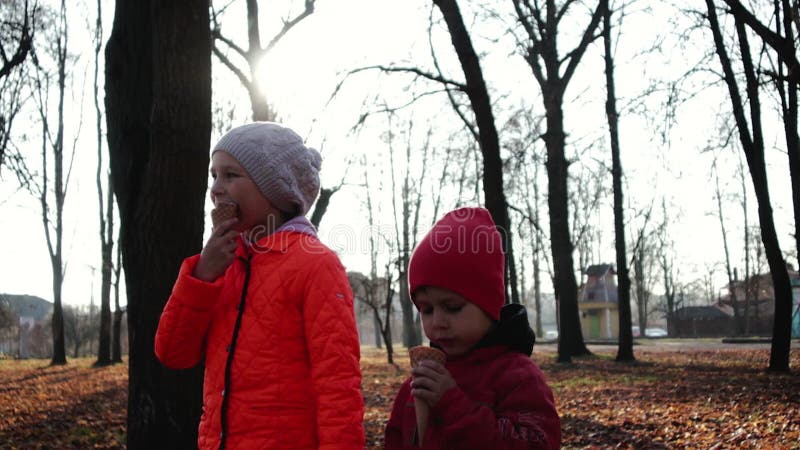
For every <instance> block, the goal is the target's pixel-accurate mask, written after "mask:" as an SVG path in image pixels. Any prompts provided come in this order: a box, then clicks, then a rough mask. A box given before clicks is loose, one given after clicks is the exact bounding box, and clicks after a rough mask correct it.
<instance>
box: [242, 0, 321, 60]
mask: <svg viewBox="0 0 800 450" xmlns="http://www.w3.org/2000/svg"><path fill="white" fill-rule="evenodd" d="M251 1H255V0H251ZM315 1H316V0H306V8H305V9H304V10H303V12H302V13H300V14H299V15H298V16H297V17H295V18H294V19H292V20H289V21H284V22H283V28H281V31H279V32H278V34H276V35H275V37H273V38H272V40H270V41H269V44H267V47H266V48H264V52H265V53H266V52H269V51H270V50H272V47H274V46H275V44H277V43H278V41H280V40H281V38H283V36H284V35H285V34H286V33H288V32H289V30H291V29H292V28H293V27H294V26H295V25H297V24H298V23H300V22H301V21H302V20H303V19H305V18H306V17H308V16H310V15H311V14H313V13H314V2H315Z"/></svg>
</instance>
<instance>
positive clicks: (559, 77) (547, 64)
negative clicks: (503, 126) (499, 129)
mask: <svg viewBox="0 0 800 450" xmlns="http://www.w3.org/2000/svg"><path fill="white" fill-rule="evenodd" d="M513 3H514V9H515V11H516V14H517V19H519V22H520V24H521V25H522V26H523V27H524V29H525V32H526V33H527V38H528V39H527V42H525V46H526V47H525V50H526V54H525V59H526V61H527V62H528V65H529V66H530V67H531V70H532V71H533V75H534V77H535V78H536V81H537V82H538V83H539V87H540V88H541V91H542V101H543V104H544V108H545V117H546V124H547V131H546V132H545V134H544V135H543V139H544V142H545V146H546V147H547V161H546V163H545V165H546V167H547V176H548V180H547V189H548V191H547V192H548V195H547V203H548V206H549V208H550V241H551V251H552V255H553V271H554V275H553V287H554V290H555V294H556V302H557V310H558V321H559V324H558V325H559V329H560V332H559V339H558V361H559V362H570V361H571V360H572V356H578V355H584V354H590V352H589V349H588V348H586V344H585V343H584V341H583V333H582V331H581V324H580V317H579V314H580V312H579V309H578V287H577V282H576V280H575V270H574V267H575V264H574V262H573V258H572V254H573V250H574V248H573V245H572V241H571V238H570V232H569V200H568V199H569V193H568V190H567V179H568V170H569V163H568V162H567V160H566V157H565V148H564V147H565V145H566V143H565V133H564V112H563V102H564V92H565V91H566V88H567V85H568V84H569V81H570V79H571V78H572V75H573V74H574V73H575V69H576V67H577V66H578V64H580V60H581V58H582V57H583V55H584V53H585V52H586V48H587V46H588V45H589V43H590V42H592V41H593V40H594V39H595V30H596V29H597V26H598V24H599V23H600V18H601V12H602V8H601V5H598V7H597V9H596V10H595V11H594V12H593V13H592V18H591V20H590V22H589V24H588V25H587V26H586V28H585V29H584V30H583V34H582V38H581V40H580V43H579V44H578V45H577V46H576V47H575V48H574V49H572V50H571V51H569V52H568V53H567V55H566V56H564V57H561V56H559V45H558V42H557V37H558V28H559V23H560V21H561V20H562V18H563V17H564V16H565V15H566V14H567V9H568V8H569V3H570V2H567V3H565V4H564V5H562V6H560V7H559V9H558V10H557V7H556V5H555V2H553V1H547V2H545V3H543V4H540V3H539V2H533V3H531V2H528V1H520V0H514V1H513ZM562 26H563V25H562ZM562 67H565V68H564V69H563V71H562V70H561V68H562Z"/></svg>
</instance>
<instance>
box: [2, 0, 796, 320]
mask: <svg viewBox="0 0 800 450" xmlns="http://www.w3.org/2000/svg"><path fill="white" fill-rule="evenodd" d="M285 3H286V1H284V2H276V3H274V4H272V5H271V6H270V9H269V10H271V11H278V10H286V9H285ZM462 3H463V2H462ZM281 8H284V9H281ZM239 9H240V10H241V11H238V12H237V10H236V9H235V7H231V9H230V10H229V14H230V15H229V17H228V21H227V22H225V23H223V33H226V32H228V31H229V30H230V31H231V32H242V31H243V30H242V29H243V27H238V26H237V25H236V24H237V23H240V22H239V20H240V18H237V17H235V15H236V14H239V15H240V16H241V15H242V14H243V13H244V11H243V10H244V6H241V7H240V8H239ZM76 10H78V8H76ZM89 10H91V8H89ZM265 10H266V8H265ZM429 11H430V10H429V4H428V3H427V2H423V1H420V0H407V1H403V2H396V1H388V0H372V1H368V0H338V1H336V2H333V1H331V0H320V1H319V2H318V3H317V7H316V10H315V12H314V14H312V15H311V16H310V17H309V18H307V19H306V20H305V21H303V22H302V23H301V24H300V25H298V26H297V27H296V28H295V29H294V30H293V31H292V32H291V33H289V34H287V35H286V36H285V38H284V39H283V40H282V41H281V43H280V44H279V45H278V46H277V47H275V49H274V51H273V52H272V53H270V55H269V56H268V59H267V61H265V63H264V73H263V81H264V83H265V85H266V91H267V95H268V97H269V98H270V99H271V101H272V103H273V105H274V107H275V108H276V109H277V110H278V112H279V114H280V120H281V121H283V122H284V123H285V124H287V125H288V126H290V127H292V128H294V129H295V130H296V131H298V133H300V134H301V135H303V136H305V137H306V138H307V142H308V144H309V145H311V146H314V147H316V148H318V149H320V151H321V153H322V155H323V158H324V162H323V170H322V173H321V177H322V185H323V186H334V185H337V184H339V183H342V182H344V187H343V188H342V190H341V191H339V192H338V193H337V194H335V196H334V198H333V201H332V203H331V206H330V208H329V210H328V213H327V215H326V216H325V218H324V219H323V223H322V226H321V227H320V230H319V232H320V237H321V239H322V240H323V242H325V243H327V244H328V245H329V246H331V247H332V248H333V249H334V250H336V251H337V252H338V253H339V255H340V257H341V258H342V260H343V262H344V264H345V266H346V267H347V268H348V270H359V271H363V272H368V271H369V255H368V249H369V236H370V234H371V233H375V229H378V230H382V231H384V232H386V233H391V230H393V228H394V224H393V222H392V219H391V216H390V214H391V207H390V206H389V202H390V201H391V200H390V199H389V197H388V194H387V193H385V192H378V190H377V189H376V187H377V186H378V185H379V184H380V183H384V187H385V186H386V185H387V183H388V181H387V174H386V172H385V170H386V161H385V156H386V147H387V145H386V143H385V142H384V141H382V140H381V136H382V135H383V134H384V132H385V131H386V125H385V124H384V123H383V120H381V119H377V118H376V119H369V120H368V126H365V127H364V128H362V129H360V130H359V131H353V130H352V127H353V126H354V125H355V123H356V122H357V120H358V118H359V115H360V113H361V112H362V111H363V108H364V106H363V105H364V102H365V101H368V100H372V99H373V98H375V97H377V96H380V97H381V98H386V99H388V100H387V101H392V102H395V104H397V103H400V102H402V100H398V99H403V98H407V96H408V94H409V92H414V90H415V88H414V87H413V86H411V84H410V79H409V77H406V76H391V77H390V76H382V75H379V74H377V73H374V72H367V73H362V74H359V75H357V76H353V77H351V78H348V79H347V81H346V82H345V83H344V85H343V87H342V89H341V91H340V92H339V95H337V96H336V97H335V98H334V99H331V94H332V93H333V92H334V90H335V89H336V86H337V83H339V82H340V81H341V80H342V79H343V76H344V73H345V72H346V71H347V70H349V69H352V68H355V67H361V66H368V65H373V64H389V63H391V62H393V61H408V60H411V59H413V60H416V61H424V62H423V63H420V64H419V65H423V66H425V67H428V68H430V67H431V65H430V63H429V61H430V50H429V48H428V42H427V34H426V29H427V25H428V14H429ZM111 13H112V11H110V6H108V7H107V8H106V14H107V15H108V17H107V18H106V20H105V33H106V36H108V34H110V31H111V17H110V14H111ZM468 13H469V11H466V12H465V15H466V14H468ZM639 14H640V15H639V16H638V17H643V16H641V13H639ZM434 17H438V11H436V12H435V14H434ZM636 17H637V15H636V14H633V15H632V18H631V19H629V22H627V23H626V34H625V35H623V36H622V37H621V39H620V43H619V44H618V50H617V51H618V57H617V64H618V67H617V70H618V72H617V76H618V93H619V95H620V97H621V99H622V100H623V101H621V102H620V103H621V104H623V105H624V104H625V102H624V100H625V99H630V98H632V97H633V96H635V95H636V93H637V92H638V91H639V90H641V89H643V88H644V83H645V82H646V80H648V79H649V78H650V77H653V76H656V75H662V76H665V77H666V76H673V75H676V74H679V73H682V72H683V71H685V70H687V67H689V65H690V64H691V63H692V57H691V55H690V52H687V54H682V53H680V52H678V53H675V52H673V53H671V54H670V55H669V58H670V59H669V61H670V64H668V65H665V64H664V60H659V57H663V55H660V56H659V55H654V56H651V57H648V58H646V59H641V58H640V59H634V58H633V55H636V54H637V52H638V51H640V50H641V49H642V48H643V46H645V45H646V43H647V42H649V41H651V40H652V39H653V38H655V35H656V34H657V33H654V32H653V29H658V27H668V26H670V24H669V23H668V20H667V19H666V17H669V16H667V15H660V14H654V15H653V16H651V17H650V18H649V19H646V20H641V19H638V20H634V19H636ZM82 20H83V19H82ZM74 23H75V24H77V25H80V22H79V21H78V20H76V21H74ZM474 24H475V23H474V22H471V25H474ZM268 26H271V27H272V28H271V29H272V30H274V29H275V28H274V27H275V23H273V22H269V23H268ZM475 26H476V30H479V31H478V32H476V33H475V34H474V35H473V40H474V41H475V44H476V47H477V48H478V50H479V51H482V52H484V53H485V55H484V56H483V59H482V63H483V65H484V72H485V78H486V79H487V80H488V81H489V83H491V85H492V86H493V88H494V89H495V93H496V94H497V96H496V97H495V98H496V99H498V103H502V104H504V105H513V104H514V103H515V102H517V103H520V102H523V101H524V102H527V103H529V104H533V105H537V106H538V104H539V100H538V87H537V86H536V84H535V81H534V79H533V76H532V74H531V72H530V69H529V68H528V67H527V66H526V64H525V62H524V61H523V60H522V58H521V57H520V56H518V55H516V54H513V53H512V50H513V48H512V46H511V45H510V42H511V37H510V36H509V35H508V34H507V33H503V32H502V30H499V29H498V28H491V27H488V28H487V27H486V26H482V27H478V26H477V25H475ZM73 28H74V33H75V34H74V37H73V38H72V39H74V40H75V41H76V42H77V41H81V40H82V41H83V42H86V40H87V39H88V38H89V37H88V35H87V34H86V30H87V29H88V28H89V27H88V26H74V27H73ZM440 29H441V27H439V31H441V30H440ZM664 29H665V28H664ZM269 34H270V33H265V35H269ZM565 35H566V36H567V37H565V39H566V38H568V36H569V33H565ZM493 38H497V40H498V43H497V44H494V45H495V47H491V46H490V44H489V41H490V39H493ZM234 39H238V41H239V42H241V36H236V35H234ZM434 43H435V46H436V49H437V50H436V51H437V55H438V56H439V57H440V58H441V59H442V62H443V66H444V67H445V69H446V71H447V73H448V74H449V75H450V76H451V77H452V78H456V79H459V80H460V79H461V78H462V77H461V72H460V71H459V68H458V66H457V65H456V64H457V62H456V60H455V56H454V54H453V51H452V47H451V46H450V45H449V41H448V40H447V36H446V35H444V34H442V33H441V32H438V33H435V34H434ZM490 49H494V50H492V51H491V52H489V51H488V50H490ZM88 58H91V56H90V55H86V56H83V57H81V59H80V60H79V61H78V62H77V63H76V66H75V67H76V68H80V69H83V68H86V67H89V65H90V62H91V60H90V59H88ZM398 64H399V65H404V64H403V63H398ZM601 64H602V60H601V58H600V56H599V53H597V49H595V50H594V51H592V52H590V53H588V54H587V56H586V57H585V60H584V66H585V69H584V68H582V69H580V70H579V71H578V72H577V73H576V76H575V79H574V81H573V84H572V85H571V87H570V89H569V90H568V92H567V97H568V98H567V102H566V105H565V109H566V113H567V123H566V126H567V128H568V131H569V139H570V140H571V141H570V142H571V143H572V145H573V147H575V148H578V147H581V146H589V145H591V144H592V143H593V142H595V141H597V140H598V139H602V138H603V136H604V133H605V124H604V116H603V114H602V95H604V92H603V91H602V86H603V85H602V82H603V78H602V66H601ZM409 65H410V64H409ZM213 71H214V79H215V81H214V89H215V91H214V101H215V105H218V106H221V107H223V108H231V107H233V108H235V110H234V121H235V122H236V121H241V122H244V121H247V120H248V119H249V116H250V108H249V103H248V101H247V98H246V95H245V94H244V91H243V89H242V88H241V87H240V86H239V84H238V82H237V81H236V80H235V79H234V78H233V77H232V76H231V75H230V73H229V71H228V70H227V69H226V68H224V67H223V66H222V65H221V64H219V63H218V62H217V61H215V63H214V69H213ZM74 73H75V74H77V75H80V76H83V74H84V73H85V72H81V70H75V71H74ZM86 75H90V74H89V73H86ZM76 78H79V77H77V76H76ZM81 83H82V82H81V81H77V80H76V81H75V86H76V92H75V93H74V95H73V98H72V99H71V104H72V105H73V108H74V109H73V111H79V110H80V106H79V105H80V102H81V101H83V102H84V114H85V115H86V118H85V119H84V123H83V124H82V126H81V127H80V135H79V137H78V140H77V144H78V145H77V147H76V148H77V151H76V156H75V162H74V168H73V174H72V177H71V183H70V186H69V194H68V197H67V204H66V214H67V222H66V228H65V230H66V231H65V234H64V238H65V248H64V250H65V256H66V261H67V267H66V277H65V281H64V297H63V298H64V302H65V303H67V304H73V305H77V304H87V303H89V302H90V301H92V299H94V302H97V301H98V299H99V284H100V282H99V272H98V271H97V270H96V269H95V268H96V267H97V266H98V265H99V254H100V251H99V244H98V235H99V231H98V224H97V220H98V219H97V213H96V208H97V202H98V200H97V192H96V190H95V171H96V155H95V153H96V149H95V144H94V139H95V138H94V135H93V122H94V110H93V107H91V104H90V103H87V102H90V100H89V98H88V96H89V94H90V85H89V84H86V85H85V88H84V89H86V91H85V93H84V94H81V92H80V90H81ZM87 83H88V82H87ZM511 92H515V93H517V95H518V96H519V97H520V99H513V98H511V96H510V95H509V93H511ZM519 93H523V95H520V94H519ZM82 95H84V97H82ZM404 96H405V97H404ZM723 100H724V99H723ZM721 108H722V107H721V106H720V98H719V97H718V96H714V95H700V96H698V97H697V98H696V99H694V100H693V101H692V102H690V103H688V104H687V105H685V106H684V107H683V108H682V109H681V110H680V114H679V116H678V117H677V120H676V123H675V125H674V127H673V128H672V130H671V133H670V139H669V140H668V141H667V142H663V141H661V140H660V139H658V138H656V137H654V132H653V131H652V130H653V129H654V125H653V123H652V122H651V121H645V120H644V119H642V118H641V117H637V116H636V115H634V114H627V115H626V114H625V111H624V110H623V122H622V124H621V130H620V131H621V137H622V140H623V141H622V158H623V167H624V169H625V171H626V176H627V178H628V189H629V191H628V192H627V193H626V196H627V198H628V202H630V204H631V205H632V207H633V208H634V209H637V208H638V209H641V208H644V207H645V206H646V205H648V204H649V203H653V202H660V198H661V196H663V195H667V196H668V198H669V200H670V201H671V205H672V206H671V209H670V214H671V215H673V218H674V221H673V223H672V225H671V227H673V228H672V229H673V233H674V237H673V239H674V240H675V241H676V253H677V254H678V255H679V256H680V264H681V265H682V270H681V273H682V275H683V277H684V281H687V282H688V281H690V280H691V279H693V278H699V277H701V276H702V275H703V272H704V271H705V270H706V267H708V266H710V265H715V264H719V263H720V262H721V261H722V248H721V245H722V244H721V238H720V237H719V235H720V233H719V222H718V219H717V218H716V216H715V215H714V212H715V208H716V206H715V203H714V201H715V200H714V188H713V178H711V169H710V168H711V162H712V155H711V154H709V153H702V152H701V150H702V149H703V148H704V147H705V146H706V145H707V144H708V142H709V140H711V139H713V138H714V137H715V136H717V135H718V134H719V133H718V132H717V127H718V124H717V121H716V119H715V117H716V113H717V111H718V110H719V109H721ZM414 111H415V117H419V119H418V122H419V123H421V124H425V123H435V124H437V127H438V128H441V129H443V130H445V131H449V130H452V129H455V128H458V127H459V126H460V123H459V119H458V118H457V117H456V116H455V115H453V114H452V112H450V111H449V106H448V105H447V104H446V102H444V101H443V97H441V96H439V97H438V99H428V100H425V101H423V103H422V106H420V107H419V109H415V110H414ZM417 114H418V115H417ZM509 114H510V113H507V112H499V113H498V114H497V115H498V123H500V122H501V121H502V120H503V119H507V118H508V116H509ZM75 116H80V114H74V115H72V116H71V117H70V122H69V123H68V130H72V131H73V134H74V130H77V129H78V124H77V123H76V122H74V118H75ZM779 125H780V124H779V123H778V122H776V121H772V122H770V121H767V123H765V127H766V128H767V130H768V132H767V136H770V137H771V140H770V141H769V142H768V146H769V147H770V150H769V151H768V162H769V163H770V166H771V171H772V173H774V174H775V176H773V177H772V178H771V186H770V188H771V194H772V195H773V208H774V209H775V216H776V225H777V226H778V230H779V231H778V232H779V235H780V237H781V243H782V248H783V249H784V250H787V249H789V248H791V247H790V245H791V244H792V243H791V241H790V240H789V236H788V230H789V229H790V227H791V223H792V222H791V197H790V190H789V184H788V169H786V155H785V152H781V151H780V150H776V149H774V148H773V147H777V148H783V147H784V146H783V144H782V141H781V134H780V127H779ZM26 127H28V128H29V130H27V131H30V132H32V133H33V132H35V130H36V129H35V124H34V123H32V122H28V123H27V124H25V123H23V124H21V125H20V128H26ZM422 128H423V126H422V125H420V126H419V130H420V132H421V131H423V130H422ZM218 137H219V130H215V131H214V132H213V134H212V138H211V141H212V142H214V141H215V140H216V139H217V138H218ZM415 139H419V137H418V136H417V137H416V138H415ZM209 146H211V142H210V143H209ZM30 147H31V150H30V151H32V152H34V154H35V152H36V151H38V147H37V144H36V143H35V142H33V143H31V144H30ZM362 155H363V156H364V157H365V158H366V160H367V163H368V164H369V165H370V167H371V169H370V171H369V173H368V175H364V169H363V167H361V165H360V164H359V163H358V161H359V160H360V158H361V157H362ZM728 155H729V156H728V157H727V158H725V159H724V160H723V161H722V162H720V164H721V165H722V166H723V167H724V168H725V170H728V172H724V173H723V176H724V177H723V181H722V182H723V185H726V186H730V189H735V187H736V183H738V181H737V180H733V179H731V178H730V167H731V164H732V163H735V157H734V156H730V155H734V153H732V152H729V153H728ZM381 158H383V159H381ZM354 161H355V162H354ZM419 164H420V162H419V160H418V159H414V161H413V162H412V166H413V167H414V168H415V169H417V168H418V166H419ZM592 164H593V163H592V161H590V160H580V159H578V160H576V163H575V164H574V165H573V170H580V169H581V168H582V167H585V168H586V170H591V168H592V167H593V166H592ZM345 173H346V174H347V177H346V178H343V176H344V174H345ZM364 179H368V180H369V182H370V185H371V187H372V188H373V190H372V191H371V195H373V196H374V199H373V202H374V203H375V204H376V205H377V206H376V208H378V209H379V214H377V223H376V227H374V228H372V229H370V228H369V227H367V226H366V211H365V208H364V201H365V188H364V187H363V182H364ZM428 181H430V180H428ZM609 183H610V181H609ZM748 184H750V180H749V179H748ZM609 202H610V199H608V202H606V203H607V204H606V206H607V207H606V208H605V209H604V210H603V211H602V212H601V213H600V217H599V220H600V221H602V223H603V224H606V225H609V224H611V221H612V220H613V218H612V217H611V210H610V203H609ZM750 202H751V207H752V208H753V212H752V213H751V214H750V220H751V222H752V221H754V220H755V218H756V215H755V212H754V211H755V209H754V207H755V199H754V198H752V197H751V198H750ZM735 205H736V204H735V201H734V200H733V199H730V198H726V214H727V215H728V218H729V220H730V221H731V224H730V227H731V228H732V229H734V230H733V231H732V233H734V234H735V233H736V231H735V227H736V225H735V224H734V223H733V222H736V221H739V220H740V219H739V215H740V213H739V212H738V210H737V209H736V208H737V207H736V206H735ZM210 208H211V205H210V201H207V209H209V210H210ZM430 214H431V211H430V208H426V209H425V210H424V212H423V214H422V215H423V224H424V226H423V231H424V228H425V227H427V225H428V224H430V223H431V221H432V220H433V219H434V218H433V217H428V216H429V215H430ZM629 220H630V221H632V222H635V221H636V220H637V219H636V218H629ZM208 231H209V230H208V225H207V226H206V233H208ZM604 236H605V239H604V242H603V246H602V248H601V250H599V252H600V253H601V255H600V256H599V258H600V259H602V260H603V261H597V262H613V261H614V258H615V257H614V254H613V240H612V239H611V236H612V235H611V234H610V232H606V233H605V234H604ZM518 245H519V244H518ZM629 247H630V244H629ZM734 251H736V250H734ZM0 253H1V254H2V255H3V257H2V258H0V292H2V293H13V294H31V295H38V296H40V297H43V298H45V299H48V300H52V286H51V276H50V266H49V260H48V256H47V255H48V252H47V247H46V244H45V242H44V232H43V227H42V223H41V213H40V211H39V206H38V203H37V201H36V199H34V198H32V197H31V196H30V194H27V193H25V192H24V191H18V190H17V186H16V184H15V179H14V178H13V177H12V176H10V174H8V173H3V174H2V178H0ZM381 255H382V258H385V257H388V256H387V255H388V249H387V248H384V249H383V251H382V254H381ZM722 276H723V274H722V271H721V269H718V270H717V274H716V280H717V284H718V288H721V287H722V286H723V283H724V280H723V279H722ZM544 278H546V277H544ZM528 285H530V283H528ZM655 289H656V291H658V289H659V288H658V287H656V288H655ZM123 291H124V289H123ZM123 303H124V299H123Z"/></svg>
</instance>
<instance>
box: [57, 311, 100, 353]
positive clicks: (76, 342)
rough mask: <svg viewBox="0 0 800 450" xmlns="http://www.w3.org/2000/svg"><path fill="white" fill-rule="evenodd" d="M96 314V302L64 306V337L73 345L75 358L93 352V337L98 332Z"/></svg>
mask: <svg viewBox="0 0 800 450" xmlns="http://www.w3.org/2000/svg"><path fill="white" fill-rule="evenodd" d="M96 315H97V306H95V304H94V302H92V303H90V304H88V305H85V306H83V307H80V306H65V307H64V337H65V342H66V345H67V346H69V347H72V357H73V358H78V357H80V356H85V355H87V354H92V348H91V347H92V338H93V336H95V335H96V334H97V332H98V322H97V319H96V317H95V316H96ZM87 347H88V348H87Z"/></svg>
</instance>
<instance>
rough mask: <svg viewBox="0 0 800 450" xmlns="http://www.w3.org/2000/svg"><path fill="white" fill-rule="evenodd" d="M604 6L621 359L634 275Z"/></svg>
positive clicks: (627, 353) (628, 356)
mask: <svg viewBox="0 0 800 450" xmlns="http://www.w3.org/2000/svg"><path fill="white" fill-rule="evenodd" d="M602 3H605V4H604V5H602V8H601V9H602V10H603V27H602V31H603V60H604V62H605V75H606V119H607V120H608V134H609V142H610V143H611V182H612V185H613V193H614V242H615V246H614V247H615V250H616V257H617V280H618V287H617V292H618V305H619V342H618V346H617V358H616V360H617V361H625V362H626V361H634V360H635V359H636V358H635V356H634V355H633V332H632V329H631V279H630V276H629V275H628V253H627V248H626V244H625V214H624V208H623V205H624V203H623V192H622V177H623V174H622V161H621V158H620V145H619V113H618V112H617V94H616V83H615V80H614V54H613V51H612V47H613V45H612V40H611V14H612V11H611V8H609V6H608V1H607V0H602Z"/></svg>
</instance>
